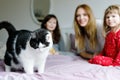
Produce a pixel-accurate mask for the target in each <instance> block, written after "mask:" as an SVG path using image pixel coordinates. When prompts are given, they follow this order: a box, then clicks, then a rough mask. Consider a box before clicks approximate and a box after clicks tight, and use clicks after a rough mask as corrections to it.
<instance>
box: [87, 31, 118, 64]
mask: <svg viewBox="0 0 120 80" xmlns="http://www.w3.org/2000/svg"><path fill="white" fill-rule="evenodd" d="M89 62H90V63H92V64H99V65H102V66H109V65H113V66H120V30H119V31H117V32H116V33H114V32H112V31H111V32H109V33H108V34H107V36H106V39H105V45H104V48H103V51H102V52H101V53H100V54H99V55H96V56H94V57H93V58H92V59H90V60H89Z"/></svg>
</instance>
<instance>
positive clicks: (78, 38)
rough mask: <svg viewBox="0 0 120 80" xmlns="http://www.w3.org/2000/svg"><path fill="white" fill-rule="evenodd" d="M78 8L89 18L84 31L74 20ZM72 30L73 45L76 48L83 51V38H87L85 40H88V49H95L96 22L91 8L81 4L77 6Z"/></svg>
mask: <svg viewBox="0 0 120 80" xmlns="http://www.w3.org/2000/svg"><path fill="white" fill-rule="evenodd" d="M79 8H83V9H84V10H85V11H86V12H87V15H88V17H89V21H88V23H87V25H86V26H85V27H84V29H83V27H81V26H80V25H79V24H78V22H77V19H76V16H77V11H78V9H79ZM74 30H75V44H76V47H77V48H79V49H84V47H85V36H87V38H88V39H89V42H90V47H91V48H93V49H94V48H95V47H96V44H97V29H96V20H95V17H94V15H93V12H92V10H91V8H90V7H89V6H88V5H86V4H82V5H78V6H77V8H76V10H75V14H74Z"/></svg>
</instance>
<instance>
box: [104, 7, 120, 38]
mask: <svg viewBox="0 0 120 80" xmlns="http://www.w3.org/2000/svg"><path fill="white" fill-rule="evenodd" d="M108 13H118V14H119V16H120V5H111V6H109V7H108V8H107V9H106V10H105V13H104V21H103V35H104V37H105V36H106V34H107V33H108V32H109V31H110V30H111V27H109V26H107V24H106V15H107V14H108Z"/></svg>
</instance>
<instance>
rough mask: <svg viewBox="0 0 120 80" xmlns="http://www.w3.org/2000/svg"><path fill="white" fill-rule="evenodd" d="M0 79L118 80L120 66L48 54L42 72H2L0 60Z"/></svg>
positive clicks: (119, 79) (119, 78)
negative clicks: (97, 63)
mask: <svg viewBox="0 0 120 80" xmlns="http://www.w3.org/2000/svg"><path fill="white" fill-rule="evenodd" d="M0 80H120V67H112V66H109V67H105V66H100V65H95V64H90V63H88V62H87V61H86V60H83V59H82V58H80V57H77V56H64V55H50V56H49V57H48V59H47V63H46V67H45V72H44V73H43V74H37V73H35V74H26V73H24V72H22V73H20V72H4V65H3V62H2V61H1V63H0Z"/></svg>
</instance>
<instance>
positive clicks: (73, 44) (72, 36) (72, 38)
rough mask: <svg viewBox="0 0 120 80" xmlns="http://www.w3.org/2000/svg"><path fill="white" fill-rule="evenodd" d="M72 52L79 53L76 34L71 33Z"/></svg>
mask: <svg viewBox="0 0 120 80" xmlns="http://www.w3.org/2000/svg"><path fill="white" fill-rule="evenodd" d="M70 44H71V45H70V51H71V52H74V53H77V48H76V47H75V34H73V33H70Z"/></svg>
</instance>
